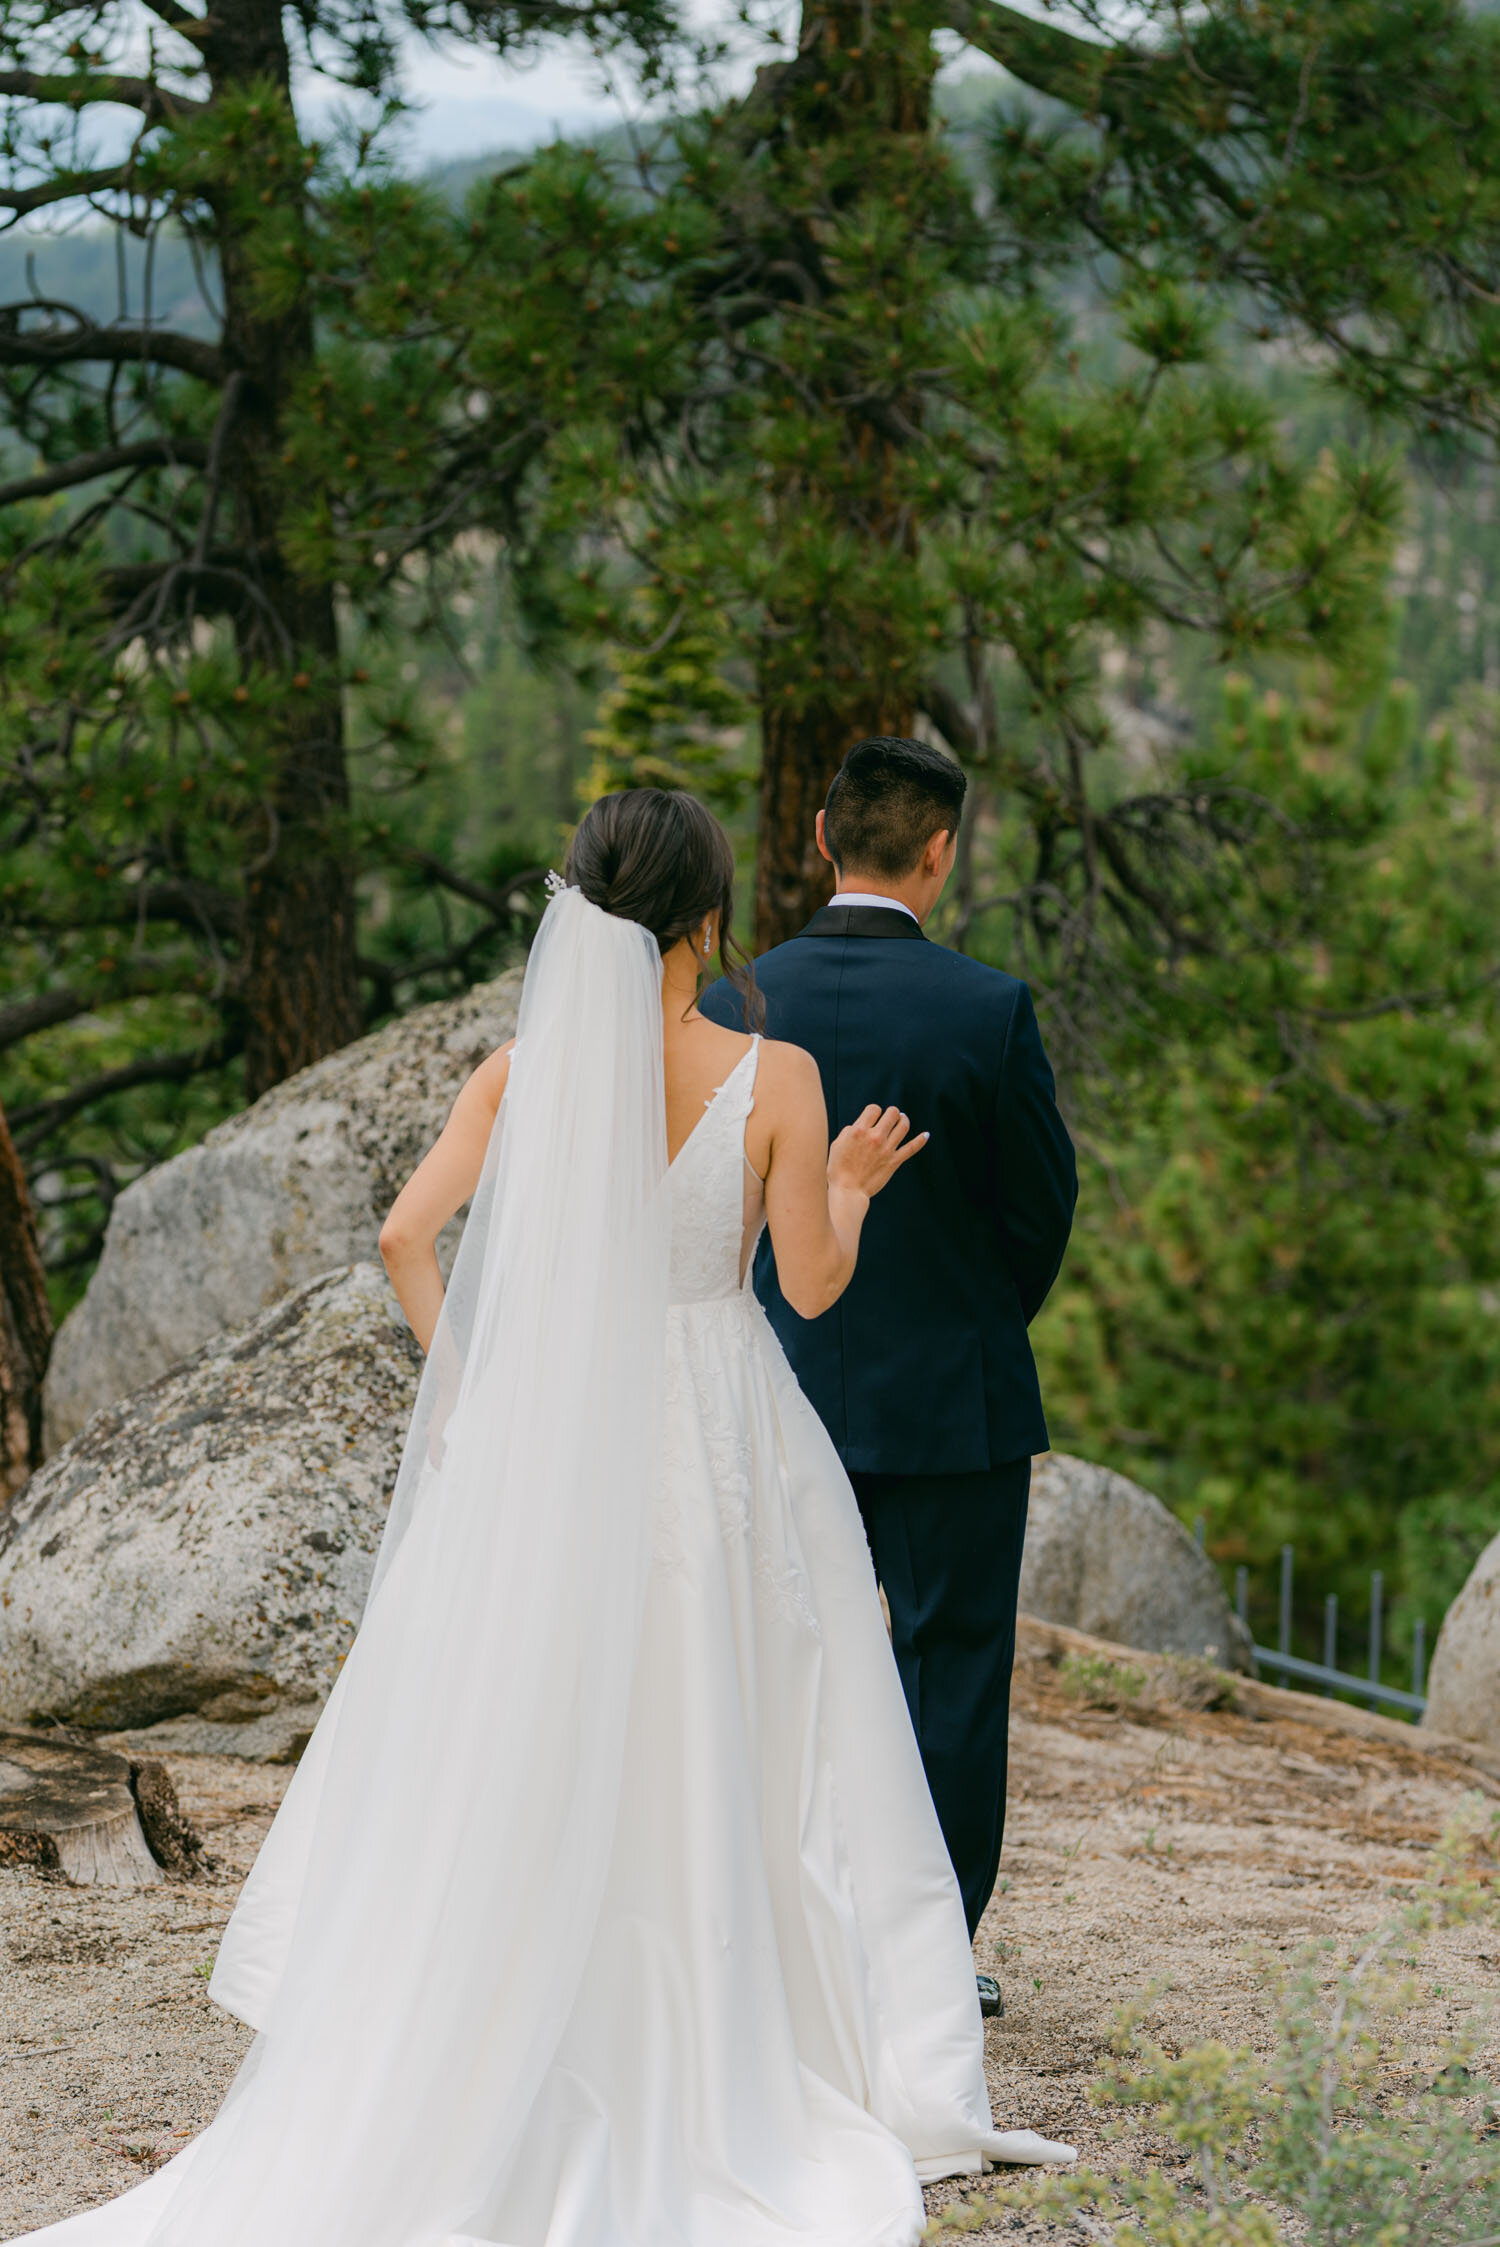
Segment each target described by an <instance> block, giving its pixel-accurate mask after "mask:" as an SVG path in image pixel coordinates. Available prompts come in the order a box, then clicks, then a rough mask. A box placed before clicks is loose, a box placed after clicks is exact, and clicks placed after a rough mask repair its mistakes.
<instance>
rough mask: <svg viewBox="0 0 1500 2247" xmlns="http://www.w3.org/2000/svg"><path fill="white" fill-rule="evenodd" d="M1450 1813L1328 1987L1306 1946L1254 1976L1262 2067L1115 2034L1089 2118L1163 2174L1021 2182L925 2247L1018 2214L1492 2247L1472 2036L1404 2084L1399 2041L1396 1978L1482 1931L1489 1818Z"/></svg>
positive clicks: (1273, 2242)
mask: <svg viewBox="0 0 1500 2247" xmlns="http://www.w3.org/2000/svg"><path fill="white" fill-rule="evenodd" d="M1483 1811H1484V1806H1483V1804H1482V1802H1481V1799H1480V1798H1479V1797H1478V1796H1473V1797H1470V1798H1469V1799H1468V1801H1467V1802H1466V1803H1465V1805H1464V1806H1463V1809H1462V1810H1461V1812H1460V1813H1459V1815H1458V1817H1457V1818H1456V1819H1455V1820H1454V1821H1453V1823H1452V1825H1451V1826H1450V1827H1449V1829H1448V1831H1447V1833H1446V1834H1445V1835H1444V1837H1443V1840H1442V1841H1441V1843H1440V1844H1439V1846H1438V1849H1437V1851H1436V1852H1435V1854H1434V1858H1433V1862H1432V1867H1431V1870H1430V1873H1429V1875H1428V1877H1427V1879H1426V1880H1425V1881H1424V1883H1423V1885H1422V1887H1421V1889H1420V1890H1419V1892H1418V1893H1417V1895H1416V1896H1415V1897H1414V1899H1413V1900H1412V1901H1411V1902H1410V1903H1409V1904H1407V1905H1406V1906H1405V1907H1404V1908H1403V1909H1402V1910H1401V1911H1399V1912H1398V1913H1397V1914H1396V1915H1395V1916H1394V1917H1393V1918H1391V1919H1390V1920H1389V1921H1387V1922H1386V1924H1385V1925H1384V1926H1382V1927H1381V1928H1379V1929H1378V1930H1377V1931H1376V1933H1375V1934H1374V1935H1372V1936H1371V1937H1370V1938H1369V1940H1368V1941H1367V1942H1365V1943H1364V1944H1363V1946H1362V1947H1361V1948H1360V1949H1359V1950H1358V1951H1356V1952H1354V1953H1352V1954H1346V1955H1345V1956H1344V1957H1342V1958H1341V1959H1339V1960H1338V1962H1337V1964H1336V1965H1334V1966H1333V1968H1332V1971H1330V1964H1331V1961H1332V1960H1333V1959H1334V1957H1335V1951H1336V1946H1335V1945H1333V1944H1331V1943H1329V1942H1313V1943H1308V1944H1307V1945H1305V1946H1304V1947H1303V1948H1302V1949H1301V1950H1300V1951H1299V1952H1297V1953H1296V1955H1295V1956H1294V1958H1293V1959H1292V1960H1291V1962H1290V1963H1289V1964H1288V1965H1287V1966H1286V1967H1285V1968H1284V1969H1279V1970H1276V1971H1274V1972H1270V1973H1268V1978H1267V1979H1268V1986H1269V1987H1270V1988H1271V1990H1272V1991H1273V1993H1274V1998H1275V2019H1274V2027H1275V2035H1274V2044H1273V2048H1272V2050H1271V2052H1270V2054H1269V2056H1268V2057H1266V2058H1260V2057H1259V2056H1257V2055H1256V2054H1254V2053H1252V2052H1250V2051H1248V2050H1246V2049H1244V2048H1241V2049H1240V2050H1238V2051H1230V2050H1229V2048H1228V2047H1227V2046H1225V2045H1223V2044H1217V2043H1205V2044H1199V2045H1195V2046H1193V2047H1192V2048H1191V2049H1190V2050H1188V2051H1186V2052H1183V2053H1181V2054H1180V2055H1174V2054H1172V2053H1169V2052H1167V2051H1165V2050H1164V2049H1163V2048H1162V2047H1161V2046H1160V2045H1158V2044H1155V2043H1153V2042H1152V2040H1151V2039H1150V2038H1149V2037H1148V2036H1147V2035H1146V2033H1145V2030H1144V2025H1143V2014H1144V2012H1145V2009H1146V2007H1147V2006H1148V2004H1149V2002H1150V1998H1149V1995H1148V1996H1147V1997H1146V1998H1144V1999H1142V2000H1140V2001H1138V2002H1137V2003H1136V2004H1135V2005H1133V2006H1131V2007H1127V2008H1126V2009H1125V2011H1124V2012H1123V2013H1122V2014H1121V2015H1120V2017H1119V2019H1118V2022H1117V2024H1116V2031H1115V2035H1114V2038H1113V2041H1112V2049H1113V2051H1114V2053H1115V2063H1114V2065H1113V2066H1112V2067H1111V2068H1109V2069H1108V2070H1107V2071H1106V2073H1105V2074H1104V2075H1103V2076H1102V2077H1101V2078H1100V2080H1099V2081H1098V2082H1097V2083H1096V2084H1095V2085H1094V2086H1093V2088H1092V2090H1091V2092H1090V2097H1091V2099H1092V2100H1093V2101H1094V2102H1095V2103H1096V2104H1099V2105H1113V2106H1122V2107H1134V2108H1138V2109H1140V2110H1142V2112H1143V2116H1144V2120H1145V2122H1146V2124H1147V2126H1148V2127H1149V2128H1150V2129H1151V2130H1153V2131H1155V2132H1156V2133H1158V2134H1159V2135H1161V2136H1164V2137H1166V2138H1168V2139H1169V2140H1170V2141H1171V2142H1172V2144H1173V2145H1175V2146H1176V2147H1177V2148H1178V2149H1179V2151H1180V2152H1181V2153H1182V2154H1184V2155H1186V2156H1187V2161H1186V2164H1185V2166H1183V2167H1179V2168H1176V2169H1174V2170H1173V2172H1172V2173H1171V2174H1167V2173H1166V2172H1164V2171H1162V2170H1159V2169H1158V2170H1150V2171H1147V2172H1146V2173H1145V2174H1143V2175H1140V2176H1124V2177H1106V2176H1103V2175H1100V2174H1098V2173H1096V2172H1091V2171H1087V2170H1084V2171H1079V2172H1076V2173H1074V2174H1072V2175H1054V2176H1035V2177H1024V2178H1021V2179H1019V2180H1018V2181H1016V2182H1014V2183H1007V2184H1001V2185H998V2186H996V2187H995V2188H994V2189H993V2190H992V2191H989V2192H986V2193H983V2194H979V2195H976V2196H974V2197H972V2198H970V2199H969V2200H967V2201H964V2202H961V2203H959V2204H958V2205H957V2206H955V2207H953V2208H949V2209H946V2210H945V2211H944V2212H943V2214H942V2215H941V2216H939V2217H937V2218H936V2219H935V2220H934V2222H933V2223H932V2224H931V2225H929V2227H928V2230H927V2234H926V2236H927V2238H928V2240H929V2241H939V2240H941V2239H943V2238H944V2237H946V2236H947V2235H948V2234H951V2233H963V2232H973V2231H978V2230H980V2229H982V2228H983V2226H984V2225H986V2224H988V2223H994V2222H995V2221H996V2220H997V2219H999V2218H1001V2217H1004V2216H1007V2215H1010V2214H1014V2213H1017V2212H1021V2211H1030V2212H1031V2213H1033V2214H1036V2215H1040V2216H1043V2217H1046V2218H1048V2219H1050V2220H1052V2221H1053V2222H1057V2223H1064V2224H1067V2223H1071V2224H1073V2225H1075V2227H1076V2229H1077V2230H1078V2231H1079V2232H1080V2233H1081V2234H1083V2235H1084V2236H1086V2237H1088V2238H1091V2239H1093V2240H1096V2241H1098V2242H1099V2243H1100V2247H1103V2243H1104V2242H1106V2241H1107V2242H1111V2243H1113V2247H1282V2243H1283V2242H1285V2241H1287V2240H1289V2239H1296V2240H1297V2241H1298V2242H1299V2247H1497V2242H1500V2122H1497V2116H1496V2112H1495V2107H1494V2103H1493V2102H1494V2097H1495V2094H1494V2091H1493V2088H1492V2086H1491V2085H1490V2084H1488V2083H1487V2082H1486V2081H1484V2079H1483V2078H1482V2077H1481V2076H1480V2074H1479V2073H1478V2069H1477V2066H1476V2061H1477V2057H1478V2048H1479V2041H1480V2034H1481V2028H1482V2024H1481V2023H1480V2022H1477V2021H1472V2020H1471V2021H1470V2022H1469V2023H1468V2024H1466V2026H1465V2028H1464V2029H1463V2030H1462V2031H1461V2032H1460V2033H1459V2034H1458V2035H1457V2036H1456V2037H1454V2038H1452V2039H1451V2040H1450V2041H1449V2043H1448V2045H1447V2046H1446V2048H1445V2049H1444V2051H1443V2052H1442V2054H1441V2056H1440V2059H1439V2062H1438V2065H1437V2067H1436V2069H1434V2068H1432V2066H1431V2065H1430V2064H1428V2065H1425V2066H1424V2067H1423V2068H1422V2071H1421V2075H1422V2080H1421V2082H1420V2083H1418V2084H1416V2085H1413V2084H1412V2081H1411V2077H1412V2072H1413V2071H1412V2063H1411V2061H1410V2059H1409V2058H1408V2057H1407V2055H1406V2054H1405V2052H1404V2050H1403V2047H1402V2042H1401V2024H1402V2020H1403V2017H1404V2016H1405V2015H1406V2013H1407V2012H1408V2011H1409V2010H1410V2008H1411V2006H1412V2004H1413V2003H1414V2001H1415V1999H1416V1996H1417V1994H1418V1985H1417V1981H1416V1979H1415V1975H1414V1973H1413V1971H1412V1970H1413V1968H1414V1967H1416V1966H1417V1965H1418V1964H1419V1963H1420V1951H1421V1948H1422V1945H1423V1943H1424V1942H1425V1940H1426V1938H1427V1937H1429V1936H1430V1935H1431V1934H1432V1933H1433V1932H1434V1931H1435V1930H1436V1929H1438V1928H1440V1927H1457V1926H1463V1925H1466V1924H1477V1923H1479V1922H1481V1921H1489V1922H1490V1923H1492V1924H1493V1923H1496V1922H1500V1885H1497V1874H1500V1864H1497V1849H1500V1816H1493V1817H1490V1818H1488V1819H1486V1818H1485V1816H1484V1815H1483Z"/></svg>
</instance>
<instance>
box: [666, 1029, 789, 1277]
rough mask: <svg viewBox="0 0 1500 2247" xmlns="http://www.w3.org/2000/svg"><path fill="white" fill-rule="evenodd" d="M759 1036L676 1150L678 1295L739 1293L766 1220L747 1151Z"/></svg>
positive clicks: (674, 1249) (674, 1250)
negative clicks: (747, 1124)
mask: <svg viewBox="0 0 1500 2247" xmlns="http://www.w3.org/2000/svg"><path fill="white" fill-rule="evenodd" d="M759 1061H760V1040H759V1038H755V1039H753V1040H752V1041H751V1044H750V1048H749V1051H748V1052H747V1053H745V1054H744V1055H742V1057H741V1058H740V1060H739V1061H738V1062H737V1063H736V1064H735V1066H734V1068H733V1069H731V1070H730V1072H729V1075H728V1076H727V1077H726V1078H725V1079H724V1082H723V1083H722V1084H721V1085H720V1087H719V1089H718V1091H717V1092H716V1093H715V1094H714V1095H713V1097H712V1099H710V1100H708V1101H707V1102H705V1104H704V1110H703V1114H702V1115H701V1116H700V1117H699V1119H698V1121H697V1123H696V1124H695V1125H694V1126H693V1129H692V1130H691V1132H690V1133H689V1134H688V1136H687V1138H686V1139H685V1140H684V1142H683V1144H682V1146H681V1147H680V1148H679V1149H678V1151H677V1156H676V1159H675V1161H674V1162H673V1164H672V1167H671V1170H670V1171H669V1173H668V1183H669V1186H670V1188H671V1196H672V1301H673V1302H674V1303H712V1302H718V1301H722V1300H723V1299H724V1298H725V1297H727V1296H735V1295H738V1294H739V1293H740V1292H741V1290H742V1288H743V1287H744V1284H745V1276H746V1274H747V1272H748V1271H749V1268H750V1259H751V1257H752V1256H753V1254H754V1251H755V1243H756V1241H757V1239H758V1238H759V1235H760V1229H761V1225H762V1224H763V1222H764V1220H765V1193H764V1190H763V1188H762V1186H761V1182H760V1180H759V1179H758V1178H757V1177H756V1175H755V1172H754V1171H753V1170H752V1169H751V1168H750V1165H749V1161H748V1159H747V1158H746V1154H745V1123H746V1119H747V1118H748V1116H749V1114H750V1111H751V1109H752V1108H753V1107H754V1105H755V1077H756V1070H757V1068H758V1065H759Z"/></svg>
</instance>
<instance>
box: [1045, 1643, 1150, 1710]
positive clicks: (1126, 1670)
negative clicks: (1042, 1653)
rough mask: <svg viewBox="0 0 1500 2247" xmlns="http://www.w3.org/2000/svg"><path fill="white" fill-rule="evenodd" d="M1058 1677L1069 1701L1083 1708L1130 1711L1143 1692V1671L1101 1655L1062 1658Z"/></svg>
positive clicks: (1128, 1663) (1066, 1656)
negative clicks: (1078, 1702) (1075, 1702)
mask: <svg viewBox="0 0 1500 2247" xmlns="http://www.w3.org/2000/svg"><path fill="white" fill-rule="evenodd" d="M1057 1677H1058V1683H1059V1684H1060V1685H1061V1687H1062V1689H1063V1691H1064V1693H1066V1694H1067V1695H1068V1697H1069V1699H1070V1700H1074V1701H1080V1702H1082V1704H1083V1706H1084V1707H1085V1708H1086V1709H1121V1708H1129V1707H1130V1706H1131V1705H1132V1703H1134V1702H1136V1701H1138V1700H1139V1699H1140V1697H1141V1695H1142V1694H1143V1693H1144V1692H1145V1690H1146V1672H1145V1671H1144V1670H1143V1669H1139V1668H1137V1666H1136V1665H1135V1664H1134V1663H1133V1662H1114V1661H1111V1660H1110V1659H1109V1657H1108V1656H1107V1655H1103V1654H1068V1655H1065V1656H1064V1657H1063V1660H1062V1661H1061V1662H1060V1663H1059V1665H1058V1671H1057Z"/></svg>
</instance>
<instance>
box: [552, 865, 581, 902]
mask: <svg viewBox="0 0 1500 2247" xmlns="http://www.w3.org/2000/svg"><path fill="white" fill-rule="evenodd" d="M576 887H577V884H576V883H570V882H567V881H565V880H564V879H563V877H562V875H561V874H559V872H558V871H557V868H556V867H555V866H549V867H548V869H547V880H546V884H545V888H546V891H547V896H548V899H549V900H550V899H552V898H554V897H561V896H562V893H563V891H564V890H565V889H570V888H576Z"/></svg>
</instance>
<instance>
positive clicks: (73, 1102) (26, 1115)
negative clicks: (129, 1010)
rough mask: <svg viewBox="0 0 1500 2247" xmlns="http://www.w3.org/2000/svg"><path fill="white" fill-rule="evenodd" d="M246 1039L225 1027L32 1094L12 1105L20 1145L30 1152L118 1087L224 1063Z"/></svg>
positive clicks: (176, 1077)
mask: <svg viewBox="0 0 1500 2247" xmlns="http://www.w3.org/2000/svg"><path fill="white" fill-rule="evenodd" d="M243 1043H244V1040H243V1039H242V1038H238V1037H231V1036H230V1035H229V1034H228V1033H227V1032H225V1033H222V1034H221V1035H220V1036H218V1037H215V1038H210V1039H208V1040H207V1042H206V1043H205V1044H203V1045H200V1046H192V1047H190V1048H189V1049H188V1050H187V1051H186V1052H184V1053H155V1054H147V1055H145V1056H144V1057H143V1058H142V1059H141V1060H139V1061H127V1062H125V1063H124V1064H123V1065H122V1066H121V1067H120V1068H118V1069H104V1070H101V1072H100V1074H99V1075H98V1076H97V1077H90V1078H88V1079H87V1080H86V1082H85V1083H83V1084H80V1085H74V1087H73V1089H72V1090H71V1092H60V1093H58V1094H57V1095H56V1097H55V1098H54V1099H51V1100H34V1101H32V1102H31V1103H30V1105H29V1106H27V1107H25V1108H13V1109H12V1110H11V1115H10V1121H11V1128H12V1130H13V1131H14V1133H15V1138H16V1145H17V1146H18V1147H20V1148H22V1149H24V1151H25V1152H27V1153H30V1152H31V1151H32V1150H33V1149H34V1148H36V1147H39V1146H40V1145H41V1144H42V1142H43V1141H44V1140H46V1139H49V1138H50V1137H51V1135H52V1133H53V1132H54V1131H56V1130H57V1129H58V1127H59V1126H60V1125H62V1124H65V1123H66V1122H67V1120H68V1118H69V1117H70V1116H76V1115H77V1114H78V1112H79V1110H80V1109H82V1108H92V1107H94V1106H95V1105H96V1104H97V1103H98V1102H99V1101H101V1100H108V1099H109V1098H110V1097H111V1095H112V1094H114V1093H117V1092H132V1091H134V1089H135V1087H136V1086H137V1085H146V1084H187V1083H189V1082H190V1081H191V1080H192V1078H194V1077H199V1076H202V1075H203V1074H204V1072H205V1071H206V1070H209V1069H220V1068H222V1067H223V1065H224V1063H225V1062H226V1061H232V1060H233V1059H234V1057H235V1055H236V1054H237V1053H238V1052H239V1051H240V1048H241V1046H242V1045H243Z"/></svg>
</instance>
